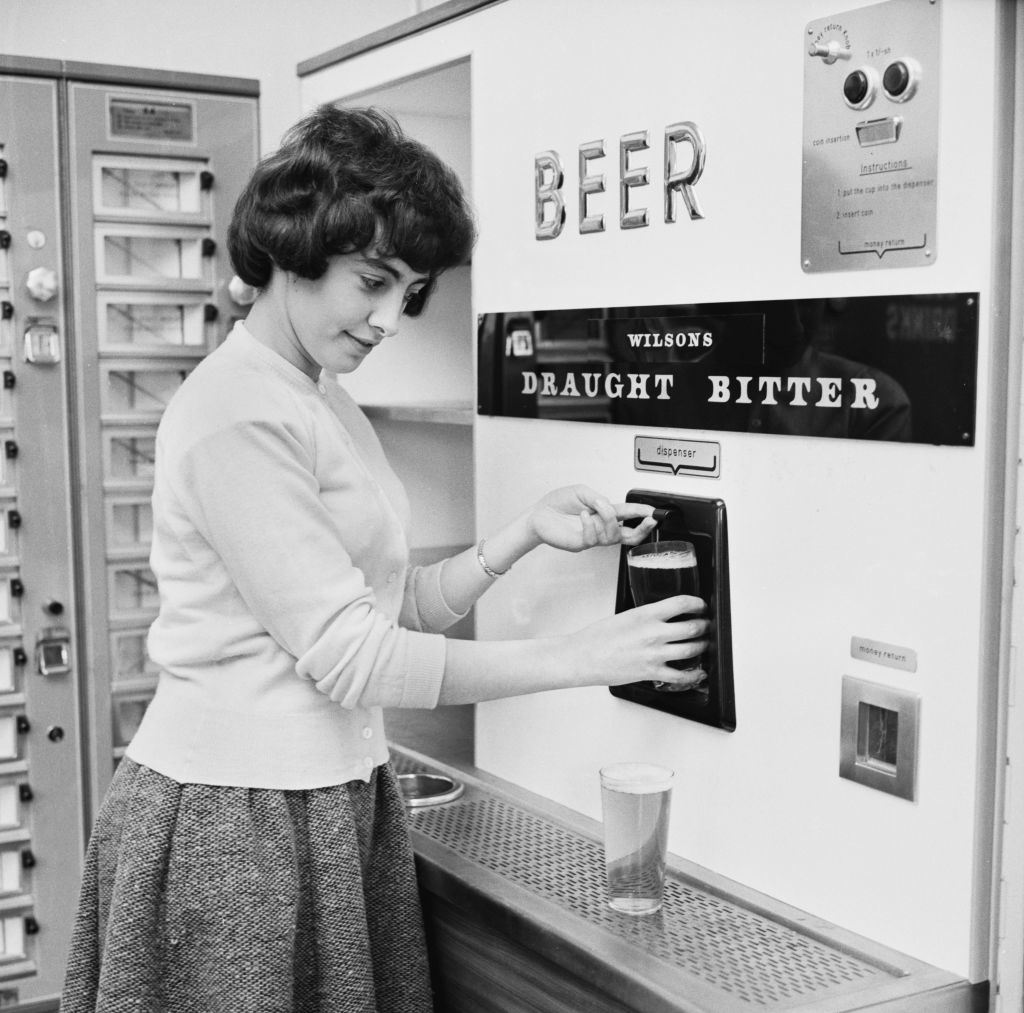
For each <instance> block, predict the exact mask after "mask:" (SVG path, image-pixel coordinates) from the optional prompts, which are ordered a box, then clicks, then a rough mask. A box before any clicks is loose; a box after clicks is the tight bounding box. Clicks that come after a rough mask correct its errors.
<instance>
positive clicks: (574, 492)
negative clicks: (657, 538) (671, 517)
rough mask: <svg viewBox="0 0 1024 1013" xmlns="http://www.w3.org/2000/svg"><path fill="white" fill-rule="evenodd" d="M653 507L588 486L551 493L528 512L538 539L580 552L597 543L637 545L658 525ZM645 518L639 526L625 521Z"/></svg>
mask: <svg viewBox="0 0 1024 1013" xmlns="http://www.w3.org/2000/svg"><path fill="white" fill-rule="evenodd" d="M653 509H654V508H653V507H651V506H648V505H647V504H646V503H615V504H613V503H612V502H611V501H610V500H609V499H607V498H606V497H605V496H602V495H601V494H600V493H598V492H595V491H594V490H593V489H591V488H589V487H588V486H585V485H571V486H566V487H565V488H563V489H555V490H554V491H553V492H549V493H548V494H547V495H546V496H545V497H544V498H543V499H541V500H540V501H539V502H538V503H536V504H535V505H534V507H533V508H532V509H531V510H530V512H529V514H528V518H529V523H530V526H531V528H532V529H533V531H534V533H535V535H536V537H537V538H539V539H540V541H541V542H542V543H543V544H545V545H550V546H552V547H554V548H556V549H565V550H566V551H568V552H580V551H582V550H583V549H589V548H591V547H592V546H595V545H619V544H623V545H636V544H637V543H638V542H642V541H643V540H644V539H645V538H646V537H647V536H648V535H649V534H650V533H651V531H652V530H653V529H654V528H655V527H656V524H657V522H656V521H655V520H654V519H653V518H652V517H651V514H652V512H653ZM634 518H641V520H640V523H639V524H638V525H637V526H636V527H625V526H623V524H622V523H621V522H622V521H623V520H627V519H634Z"/></svg>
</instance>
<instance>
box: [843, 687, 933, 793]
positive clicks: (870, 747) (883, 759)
mask: <svg viewBox="0 0 1024 1013" xmlns="http://www.w3.org/2000/svg"><path fill="white" fill-rule="evenodd" d="M919 715H920V698H919V697H918V696H917V694H915V693H908V692H906V691H904V690H898V689H894V688H893V687H891V686H882V685H880V684H878V683H873V682H866V681H864V680H861V679H854V678H852V677H850V676H844V677H843V694H842V716H841V721H840V736H839V737H840V750H839V776H840V777H843V778H846V779H847V780H850V781H857V782H859V783H860V784H863V785H865V786H867V787H868V788H874V789H876V790H878V791H884V792H887V793H888V794H890V795H896V796H898V797H900V798H905V799H908V800H910V801H913V800H914V798H915V794H916V784H917V738H918V725H919Z"/></svg>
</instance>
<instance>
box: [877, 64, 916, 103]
mask: <svg viewBox="0 0 1024 1013" xmlns="http://www.w3.org/2000/svg"><path fill="white" fill-rule="evenodd" d="M909 84H910V70H909V68H908V67H907V65H906V64H905V63H904V62H903V61H902V60H897V61H896V62H895V63H890V64H889V66H888V67H886V68H885V73H884V74H883V75H882V87H883V88H884V89H885V90H886V92H888V93H889V94H890V95H892V96H893V98H899V97H900V95H902V94H903V93H904V92H905V91H906V90H907V85H909Z"/></svg>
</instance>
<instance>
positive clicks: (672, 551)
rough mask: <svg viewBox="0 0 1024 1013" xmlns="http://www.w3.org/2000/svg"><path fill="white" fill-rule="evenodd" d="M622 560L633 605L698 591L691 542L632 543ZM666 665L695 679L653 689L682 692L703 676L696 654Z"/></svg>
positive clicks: (693, 550)
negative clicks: (625, 568) (623, 560)
mask: <svg viewBox="0 0 1024 1013" xmlns="http://www.w3.org/2000/svg"><path fill="white" fill-rule="evenodd" d="M626 562H627V563H628V567H629V589H630V591H631V592H632V593H633V603H634V604H636V605H647V604H649V603H650V602H653V601H661V600H662V598H671V597H673V596H675V595H678V594H690V595H696V596H699V594H700V581H699V578H698V575H697V552H696V550H695V549H694V547H693V543H692V542H681V541H660V542H644V543H643V545H634V546H633V548H631V549H630V550H629V555H628V556H627V557H626ZM685 618H686V616H685V615H680V616H676V617H675V618H674V619H673V620H672V621H673V622H679V621H680V620H682V619H685ZM670 664H671V666H672V667H673V668H675V669H678V670H679V671H680V672H687V673H690V674H691V675H693V676H694V680H695V681H694V682H691V684H690V685H688V686H676V685H674V684H672V683H667V682H655V683H654V688H655V689H660V690H665V691H669V692H682V691H684V690H687V689H692V688H693V686H694V685H695V684H696V682H698V681H700V678H703V677H704V676H705V675H706V673H705V671H704V666H703V665H702V664H701V660H700V658H699V657H697V658H687V659H685V660H683V661H673V662H670ZM698 676H699V677H700V678H698Z"/></svg>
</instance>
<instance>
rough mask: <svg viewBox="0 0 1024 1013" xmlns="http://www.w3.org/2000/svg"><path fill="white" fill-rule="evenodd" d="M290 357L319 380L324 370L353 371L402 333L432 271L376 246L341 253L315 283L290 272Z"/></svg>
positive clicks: (287, 297) (287, 296)
mask: <svg viewBox="0 0 1024 1013" xmlns="http://www.w3.org/2000/svg"><path fill="white" fill-rule="evenodd" d="M284 280H285V281H286V287H285V291H284V311H285V315H286V319H287V322H288V324H289V325H290V332H291V333H290V335H289V336H288V343H289V345H290V348H289V351H290V352H292V353H293V354H291V355H288V358H289V359H291V360H292V362H293V363H294V364H295V365H297V366H298V367H299V368H300V369H302V370H303V371H304V372H305V373H307V374H308V375H309V376H311V377H313V378H314V379H315V378H316V376H317V375H318V374H319V372H320V369H321V368H323V369H326V370H328V371H329V372H332V373H351V372H352V371H353V370H354V369H356V368H357V367H358V366H359V364H360V363H361V362H362V361H363V359H365V358H366V356H367V355H369V354H370V352H371V351H372V350H373V349H374V348H375V347H376V346H377V345H379V344H380V343H381V342H382V341H383V340H384V339H385V338H387V337H391V336H392V335H394V334H395V333H397V331H398V326H399V323H400V321H401V318H402V314H403V312H404V310H405V307H406V304H407V303H408V301H409V300H410V299H411V298H412V297H413V296H414V295H416V293H417V292H418V291H419V290H420V289H421V288H423V286H424V285H425V284H426V283H427V281H428V280H429V277H428V275H425V274H418V273H417V272H415V271H413V270H412V268H411V267H409V265H408V264H406V263H405V261H402V260H399V259H398V258H397V257H381V256H380V255H379V254H378V253H377V252H376V251H374V250H364V251H361V252H355V253H340V254H337V255H335V256H333V257H331V258H330V260H329V261H328V267H327V271H326V272H325V273H324V275H323V276H322V277H320V278H318V279H316V280H315V281H311V280H310V279H308V278H300V277H298V276H297V275H291V274H289V275H287V277H286V279H284Z"/></svg>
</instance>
